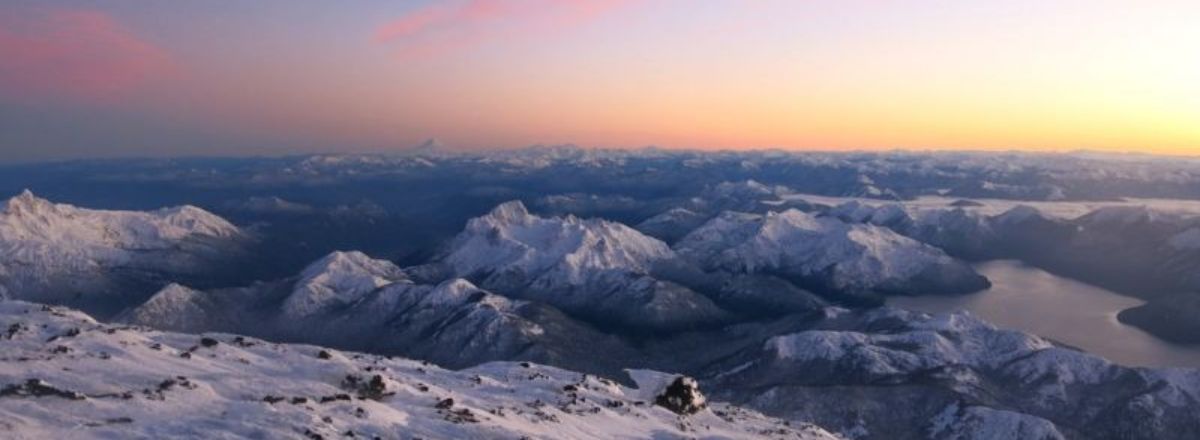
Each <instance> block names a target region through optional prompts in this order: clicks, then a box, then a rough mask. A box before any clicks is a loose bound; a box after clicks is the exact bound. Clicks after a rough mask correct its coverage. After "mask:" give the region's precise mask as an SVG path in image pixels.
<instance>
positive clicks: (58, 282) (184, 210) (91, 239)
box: [0, 191, 247, 312]
mask: <svg viewBox="0 0 1200 440" xmlns="http://www.w3.org/2000/svg"><path fill="white" fill-rule="evenodd" d="M246 239H247V236H246V234H244V233H243V232H242V231H241V230H240V229H238V228H237V227H236V226H234V225H232V224H230V223H229V222H227V221H225V220H224V219H222V218H220V217H217V216H215V215H213V214H211V213H209V212H207V211H204V210H202V209H200V208H196V207H194V206H181V207H175V208H165V209H160V210H157V211H152V212H139V211H103V210H92V209H84V208H77V207H74V206H71V205H64V204H54V203H51V202H49V201H47V200H45V199H41V198H38V197H37V196H34V195H33V193H31V192H29V191H24V192H22V193H21V194H19V195H17V196H15V197H13V198H11V199H9V200H8V202H7V203H6V204H5V205H4V210H3V211H2V212H0V297H9V298H16V299H30V300H38V301H48V302H56V303H68V304H73V305H76V306H83V307H87V308H89V309H94V310H95V311H102V310H104V311H110V312H111V311H113V310H114V308H119V307H123V306H125V305H128V303H129V301H134V300H141V299H144V297H140V298H139V297H138V296H139V293H138V292H139V291H144V290H145V287H144V286H145V285H147V284H150V285H153V284H155V283H157V282H158V281H157V280H160V279H163V278H167V279H171V278H186V277H189V276H195V275H202V274H205V272H206V270H207V269H208V268H210V267H212V266H214V265H216V264H217V262H218V260H222V259H227V258H230V257H231V256H232V255H233V254H235V253H236V251H237V247H238V244H239V242H241V241H243V240H246Z"/></svg>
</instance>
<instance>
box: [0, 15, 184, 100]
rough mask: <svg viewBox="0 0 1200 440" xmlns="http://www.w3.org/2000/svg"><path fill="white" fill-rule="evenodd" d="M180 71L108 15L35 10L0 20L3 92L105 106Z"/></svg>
mask: <svg viewBox="0 0 1200 440" xmlns="http://www.w3.org/2000/svg"><path fill="white" fill-rule="evenodd" d="M173 70H174V67H173V65H172V63H171V60H170V57H169V56H168V54H167V52H166V51H164V50H163V49H161V48H159V47H156V46H154V45H153V44H150V43H148V42H146V41H145V40H143V39H141V38H139V37H138V36H137V35H135V34H134V33H133V32H131V31H130V30H129V29H127V28H126V27H124V26H122V25H121V24H120V23H118V22H117V21H116V20H114V19H113V18H112V17H111V16H109V15H108V14H105V13H103V12H99V11H93V10H81V9H48V10H31V11H22V12H20V13H16V14H11V15H10V16H9V17H7V18H5V19H3V20H0V92H3V93H4V94H5V95H12V96H17V97H19V98H23V99H29V100H41V99H47V98H59V99H67V100H70V101H75V102H85V103H92V104H105V103H111V102H113V101H115V100H118V99H120V98H122V97H124V96H126V95H127V94H129V93H130V92H132V91H135V90H136V89H137V88H139V87H140V86H142V85H144V84H145V83H146V82H147V81H149V80H152V79H155V78H160V77H163V76H166V75H169V74H170V73H171V72H172V71H173Z"/></svg>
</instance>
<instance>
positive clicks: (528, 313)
mask: <svg viewBox="0 0 1200 440" xmlns="http://www.w3.org/2000/svg"><path fill="white" fill-rule="evenodd" d="M118 320H119V321H122V322H127V323H131V324H139V325H146V326H150V327H154V328H158V329H163V330H173V331H182V332H192V333H196V332H204V331H223V332H230V333H240V334H246V335H251V336H258V337H263V338H269V339H273V340H280V341H295V342H306V343H317V344H322V345H327V346H332V347H337V348H342V349H353V350H362V351H370V352H373V353H381V354H398V355H404V356H408V357H415V358H420V359H425V360H429V361H433V362H437V363H438V364H440V365H444V366H448V367H454V368H461V367H467V366H472V365H477V364H480V363H483V362H488V361H493V360H530V361H538V362H543V363H545V362H551V363H555V364H556V365H565V366H578V367H580V368H583V369H585V370H587V371H605V372H610V373H611V372H612V371H614V370H611V369H604V368H603V367H604V366H608V365H612V363H604V364H601V365H592V364H593V362H592V361H591V356H589V355H588V352H589V351H590V350H593V349H597V348H603V349H605V350H607V352H608V353H609V355H610V356H612V357H614V358H615V359H619V358H621V357H622V356H623V355H627V353H626V352H627V350H625V349H624V348H623V347H622V346H621V345H620V344H618V343H617V341H616V340H615V339H614V338H612V337H610V336H606V335H603V334H601V333H599V332H597V331H595V330H593V329H591V328H590V327H588V326H587V325H584V324H582V323H579V322H577V321H575V320H573V319H571V318H570V317H567V316H566V315H564V314H563V313H562V312H559V311H558V310H555V309H554V308H552V307H549V306H546V305H542V304H537V303H531V302H528V301H520V300H512V299H509V298H506V297H503V296H500V295H496V294H493V293H491V292H488V291H485V290H482V289H480V288H478V287H476V286H475V285H474V284H472V283H470V282H469V281H466V280H464V279H461V278H453V279H449V280H446V281H443V282H440V283H437V284H418V283H415V282H413V281H411V280H409V279H408V277H407V275H406V274H405V273H404V271H403V270H401V269H400V268H398V267H396V266H394V265H392V264H391V263H390V262H387V261H384V260H376V259H372V258H370V257H368V256H366V255H364V254H362V253H359V252H334V253H331V254H330V255H328V256H326V257H324V258H321V259H320V260H318V261H316V262H314V263H312V264H311V265H309V266H308V267H307V268H305V269H304V270H303V271H301V273H300V274H299V275H297V276H295V277H293V278H291V279H285V280H279V281H275V282H271V283H260V284H256V285H253V286H248V287H244V288H236V289H219V290H213V291H205V292H200V291H195V290H192V289H188V288H186V287H182V286H178V285H171V286H168V287H167V288H165V289H163V290H162V291H160V292H159V293H157V294H155V295H154V296H153V297H151V298H150V299H149V300H148V301H146V302H145V303H144V304H142V305H140V306H138V307H135V308H133V309H131V310H129V311H127V312H126V313H123V314H122V315H121V316H119V317H118ZM446 347H455V349H454V350H446Z"/></svg>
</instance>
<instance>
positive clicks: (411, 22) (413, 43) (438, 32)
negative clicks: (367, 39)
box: [374, 0, 631, 59]
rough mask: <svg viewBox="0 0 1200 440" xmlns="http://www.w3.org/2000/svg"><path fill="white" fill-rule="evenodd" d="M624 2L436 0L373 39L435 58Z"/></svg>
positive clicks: (543, 31)
mask: <svg viewBox="0 0 1200 440" xmlns="http://www.w3.org/2000/svg"><path fill="white" fill-rule="evenodd" d="M630 1H631V0H459V1H445V2H443V1H436V2H433V3H431V4H429V5H427V6H424V7H421V8H417V9H415V10H413V11H411V12H409V13H408V14H406V15H404V16H402V17H400V18H398V19H396V20H394V21H391V22H389V23H387V24H385V25H383V26H381V27H380V28H379V29H378V30H377V31H376V32H375V37H374V40H375V41H376V42H378V43H383V44H390V45H393V46H394V47H395V49H396V54H397V56H399V57H400V58H402V59H414V58H427V57H436V56H441V55H445V54H447V53H450V52H454V51H459V50H465V49H469V48H472V47H476V46H479V45H481V44H484V43H487V42H489V41H494V40H497V39H502V38H508V37H516V36H545V35H549V34H553V33H557V32H561V31H563V30H567V29H570V28H571V27H573V26H578V25H580V24H583V23H586V22H588V21H591V20H594V19H596V18H598V17H600V16H602V15H604V14H605V13H607V12H609V11H611V10H613V9H615V8H618V7H620V6H622V5H624V4H626V3H629V2H630Z"/></svg>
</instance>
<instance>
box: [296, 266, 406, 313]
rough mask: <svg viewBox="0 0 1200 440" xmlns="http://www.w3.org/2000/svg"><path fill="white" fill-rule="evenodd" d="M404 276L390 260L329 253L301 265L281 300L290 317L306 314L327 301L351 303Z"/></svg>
mask: <svg viewBox="0 0 1200 440" xmlns="http://www.w3.org/2000/svg"><path fill="white" fill-rule="evenodd" d="M405 279H407V276H405V274H404V271H403V270H401V269H400V268H399V267H397V266H396V265H395V264H392V263H391V262H390V261H386V260H376V259H374V258H371V257H369V256H367V255H366V254H364V253H362V252H358V251H353V252H341V251H337V252H332V253H330V254H329V255H326V256H325V257H323V258H321V259H320V260H317V261H316V262H314V263H312V264H309V265H308V267H306V268H304V271H303V272H301V273H300V280H299V281H297V282H296V285H295V288H294V289H293V291H292V294H291V295H290V296H289V297H288V299H287V301H285V302H284V305H283V307H284V312H285V313H287V314H288V315H290V316H292V317H304V316H309V315H312V314H314V313H316V312H318V311H320V310H322V309H324V308H325V307H326V306H328V305H330V304H333V303H350V302H353V301H355V300H357V299H358V298H361V297H362V296H363V295H366V294H367V293H370V292H372V291H374V290H375V289H378V288H380V287H383V286H386V285H388V284H392V283H394V282H397V281H401V280H405Z"/></svg>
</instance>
